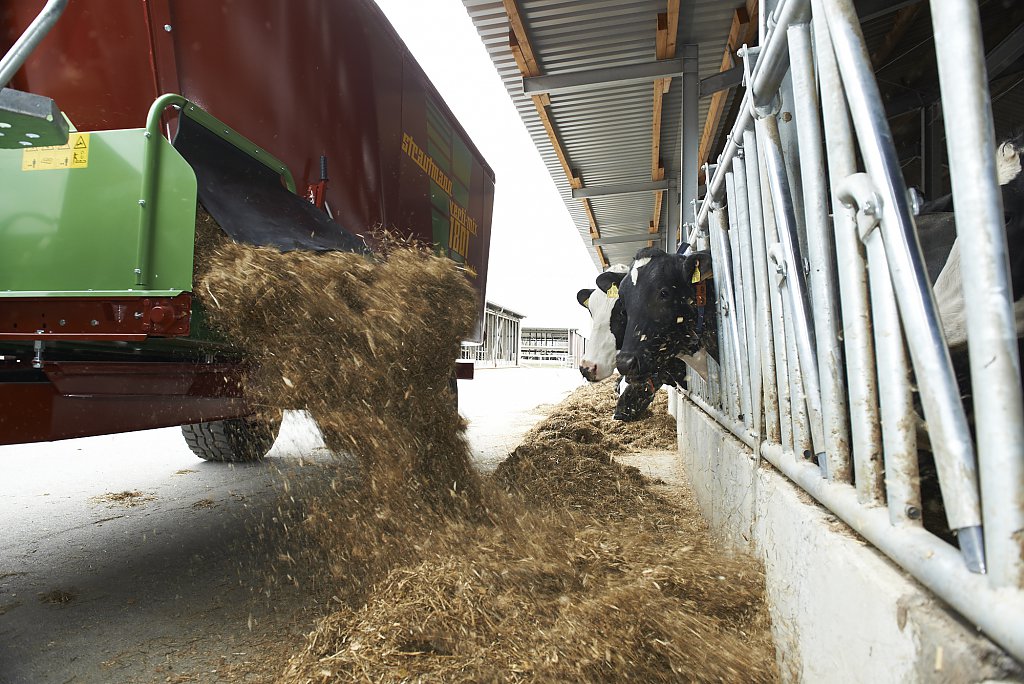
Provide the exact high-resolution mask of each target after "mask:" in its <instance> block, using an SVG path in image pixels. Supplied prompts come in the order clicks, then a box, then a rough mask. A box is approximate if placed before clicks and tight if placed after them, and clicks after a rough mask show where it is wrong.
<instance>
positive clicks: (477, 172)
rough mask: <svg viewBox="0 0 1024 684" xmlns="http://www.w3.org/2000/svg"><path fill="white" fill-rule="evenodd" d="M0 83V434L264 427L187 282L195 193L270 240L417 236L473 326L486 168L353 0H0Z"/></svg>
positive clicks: (257, 442)
mask: <svg viewBox="0 0 1024 684" xmlns="http://www.w3.org/2000/svg"><path fill="white" fill-rule="evenodd" d="M0 86H8V87H6V88H4V89H3V90H0V444H13V443H21V442H35V441H45V440H56V439H65V438H70V437H82V436H88V435H98V434H107V433H113V432H124V431H129V430H139V429H145V428H155V427H166V426H174V425H182V426H183V427H182V430H183V432H184V434H185V437H186V441H187V442H188V443H189V445H190V446H191V447H192V449H193V451H195V452H196V454H197V455H199V456H200V457H202V458H206V459H208V460H220V461H238V460H250V459H254V458H260V457H262V456H263V454H264V453H265V452H266V451H267V450H268V449H269V448H270V445H271V444H272V443H273V440H274V438H275V436H276V433H277V429H278V426H279V422H275V423H273V424H268V423H267V422H266V421H265V420H257V419H255V418H253V417H252V415H251V413H252V411H251V409H250V407H249V406H248V405H247V403H246V400H245V397H244V396H243V395H242V390H241V389H240V386H241V385H240V382H239V380H240V378H241V376H242V369H243V367H244V363H245V359H244V358H243V357H242V355H241V354H239V353H238V351H237V350H235V349H232V348H231V347H230V346H229V345H227V344H225V343H223V342H221V341H218V340H217V338H216V336H215V335H212V334H211V333H210V331H209V326H208V323H207V317H206V316H205V315H204V311H203V310H202V308H201V307H200V306H199V305H198V302H197V301H196V300H195V299H193V298H192V296H191V292H192V287H193V282H192V275H193V257H194V241H195V221H196V212H197V205H201V206H202V208H203V209H205V210H206V211H207V212H208V213H209V214H210V215H211V216H212V217H213V218H214V219H215V220H216V222H217V223H218V224H219V225H220V227H221V229H222V230H223V231H224V232H225V233H227V234H228V235H229V236H230V237H231V238H233V239H234V240H236V241H239V242H244V243H248V244H254V245H270V246H275V247H277V248H279V249H282V250H292V249H306V250H316V251H325V250H345V251H362V250H365V249H366V247H365V243H364V242H363V240H362V238H361V235H362V234H363V233H365V232H367V231H368V229H371V228H373V227H374V226H379V225H383V226H387V227H390V228H393V229H397V230H398V231H400V232H403V233H404V234H406V235H410V236H414V237H416V238H418V239H419V240H421V241H424V242H428V243H432V244H434V245H435V247H436V249H437V250H438V252H439V253H442V254H445V255H447V256H448V257H449V258H451V259H453V260H455V261H457V262H458V263H460V264H462V265H463V266H464V269H465V272H466V275H467V277H468V278H469V279H470V280H471V282H472V283H473V284H474V285H475V287H476V291H477V294H478V311H479V318H478V324H477V329H476V332H475V338H474V341H477V342H479V341H481V336H482V321H483V311H484V286H485V283H486V279H487V259H488V249H489V245H490V230H491V210H492V206H493V202H494V174H493V172H492V171H491V169H490V167H489V166H488V165H487V163H486V162H485V161H484V159H483V158H482V156H481V155H480V153H479V151H478V150H477V149H476V147H475V146H474V145H473V143H472V142H471V141H470V140H469V138H468V136H467V135H466V133H465V131H464V130H463V129H462V127H461V126H460V125H459V123H458V121H456V119H455V117H454V116H453V115H452V113H451V111H450V110H449V109H448V107H447V106H446V105H445V103H444V101H443V100H442V99H441V97H440V95H439V94H438V93H437V91H436V90H435V89H434V87H433V86H432V85H431V83H430V81H429V80H428V79H427V77H426V76H425V74H424V73H423V71H422V70H421V69H420V67H419V66H418V65H417V63H416V61H415V60H414V59H413V57H412V56H411V55H410V53H409V51H408V50H407V49H406V47H405V45H404V44H403V43H402V41H401V40H400V39H399V38H398V36H397V34H396V33H395V31H394V30H393V29H392V27H391V26H390V24H389V23H388V21H387V19H386V18H385V17H384V15H383V14H382V13H381V12H380V10H379V9H378V8H377V7H376V5H375V4H374V3H373V2H372V0H330V1H328V0H289V2H279V1H278V0H246V2H229V1H228V0H210V1H208V2H190V1H188V0H142V1H129V0H50V1H49V2H43V0H0ZM470 369H471V367H470Z"/></svg>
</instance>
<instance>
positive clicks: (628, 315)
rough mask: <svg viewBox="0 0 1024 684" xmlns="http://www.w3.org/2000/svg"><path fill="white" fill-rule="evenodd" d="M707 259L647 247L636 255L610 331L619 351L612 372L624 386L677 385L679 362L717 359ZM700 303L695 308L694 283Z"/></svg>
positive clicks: (680, 375) (707, 254)
mask: <svg viewBox="0 0 1024 684" xmlns="http://www.w3.org/2000/svg"><path fill="white" fill-rule="evenodd" d="M711 273H712V271H711V253H710V252H707V251H704V252H696V253H694V254H689V255H685V256H683V255H678V254H667V253H666V252H664V251H663V250H661V249H657V248H653V247H648V248H646V249H642V250H640V251H639V252H637V254H636V258H635V260H634V261H633V264H632V265H631V267H630V270H629V273H627V274H626V277H625V278H624V279H623V280H622V284H621V285H620V287H619V303H618V304H617V305H616V307H615V308H614V309H613V310H612V320H611V327H612V331H613V332H614V333H615V335H616V337H619V336H621V339H622V345H621V348H620V350H619V353H618V355H617V357H616V366H617V368H618V370H619V373H621V374H622V375H623V376H625V377H626V379H627V380H629V381H630V382H644V381H647V380H648V379H651V378H655V377H657V376H659V375H660V376H662V377H667V378H669V379H670V380H671V381H672V382H674V383H678V382H679V381H680V380H681V379H682V378H683V377H685V374H684V371H685V367H684V366H683V361H685V360H686V359H687V358H689V357H692V356H693V355H695V354H697V353H698V352H701V351H703V352H706V353H707V354H708V355H709V356H711V357H712V358H714V359H715V360H717V359H718V337H717V334H716V329H715V328H716V320H717V319H716V313H715V294H714V284H713V281H712V280H711ZM699 282H703V283H704V287H705V288H706V298H705V303H704V304H703V306H702V305H701V304H700V303H699V302H698V287H697V285H698V283H699Z"/></svg>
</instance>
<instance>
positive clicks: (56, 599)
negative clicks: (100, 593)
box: [39, 589, 78, 605]
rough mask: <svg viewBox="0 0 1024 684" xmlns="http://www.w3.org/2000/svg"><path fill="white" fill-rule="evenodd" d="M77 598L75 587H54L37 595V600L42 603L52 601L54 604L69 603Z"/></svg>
mask: <svg viewBox="0 0 1024 684" xmlns="http://www.w3.org/2000/svg"><path fill="white" fill-rule="evenodd" d="M77 598H78V592H77V591H76V590H75V589H70V590H65V589H54V590H53V591H48V592H46V593H45V594H40V595H39V600H40V601H41V602H42V603H52V604H55V605H65V604H67V603H71V602H72V601H74V600H76V599H77Z"/></svg>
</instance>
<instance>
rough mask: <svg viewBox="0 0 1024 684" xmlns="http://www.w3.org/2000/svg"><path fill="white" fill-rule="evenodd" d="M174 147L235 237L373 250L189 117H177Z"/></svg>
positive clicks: (289, 245)
mask: <svg viewBox="0 0 1024 684" xmlns="http://www.w3.org/2000/svg"><path fill="white" fill-rule="evenodd" d="M174 147H175V149H176V150H178V153H179V154H181V156H182V157H184V158H185V161H187V162H188V163H189V164H190V165H191V166H192V170H193V171H195V174H196V180H197V181H198V183H199V188H198V190H199V201H200V202H201V203H202V205H203V206H204V207H206V210H207V211H208V212H210V215H211V216H213V218H214V220H216V221H217V223H218V224H220V227H221V229H222V230H223V231H224V232H225V233H227V234H228V235H230V236H231V237H232V238H233V239H234V240H236V241H237V242H244V243H247V244H250V245H262V246H273V247H277V248H278V249H280V250H281V251H282V252H288V251H291V250H296V249H306V250H311V251H315V252H327V251H339V252H361V253H368V252H369V250H368V249H367V247H366V245H365V244H364V243H363V241H362V240H361V239H360V238H358V237H356V236H355V235H352V234H351V233H349V232H347V231H345V230H343V229H342V228H341V226H339V225H338V224H337V223H335V222H334V221H332V220H331V218H330V217H329V216H328V215H327V214H325V213H324V212H323V211H321V210H320V209H317V208H316V207H315V206H313V205H312V204H310V203H309V202H307V201H306V200H305V199H303V198H302V197H299V196H298V195H296V194H294V193H292V192H291V191H289V190H288V188H286V187H285V186H284V184H283V183H282V182H281V176H280V175H279V174H278V173H276V172H275V171H274V170H273V169H271V168H269V167H267V166H266V165H265V164H262V163H260V162H259V161H257V160H256V159H254V158H253V157H251V156H250V155H249V154H248V153H246V152H244V151H242V150H240V149H239V148H237V147H235V146H234V145H232V144H231V143H229V142H228V141H226V140H224V139H223V138H221V137H219V136H217V135H214V134H213V133H212V132H211V131H209V130H208V129H206V128H205V127H204V126H202V125H201V124H199V123H196V122H195V121H193V120H192V119H190V118H188V117H187V116H179V117H178V133H177V135H175V137H174Z"/></svg>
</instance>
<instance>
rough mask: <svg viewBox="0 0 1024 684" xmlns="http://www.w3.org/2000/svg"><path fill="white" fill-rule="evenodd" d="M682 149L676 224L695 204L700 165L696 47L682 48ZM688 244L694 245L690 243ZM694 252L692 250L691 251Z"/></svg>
mask: <svg viewBox="0 0 1024 684" xmlns="http://www.w3.org/2000/svg"><path fill="white" fill-rule="evenodd" d="M682 56H683V87H682V88H681V91H682V93H681V94H682V98H683V101H682V103H681V105H680V106H681V107H682V119H683V120H682V145H681V146H680V154H681V155H682V158H681V159H680V160H679V169H680V174H681V178H680V179H679V180H680V185H679V220H680V221H687V222H688V221H689V220H690V217H691V216H693V207H694V206H695V203H696V202H697V178H698V174H699V171H700V168H699V167H700V161H699V160H698V159H697V154H698V152H699V150H698V147H699V145H700V128H699V125H700V73H699V71H698V69H699V66H700V65H699V61H698V58H699V51H698V47H697V46H696V45H683V50H682ZM690 244H694V242H693V241H691V242H690ZM694 248H695V249H696V246H695V247H694Z"/></svg>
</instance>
